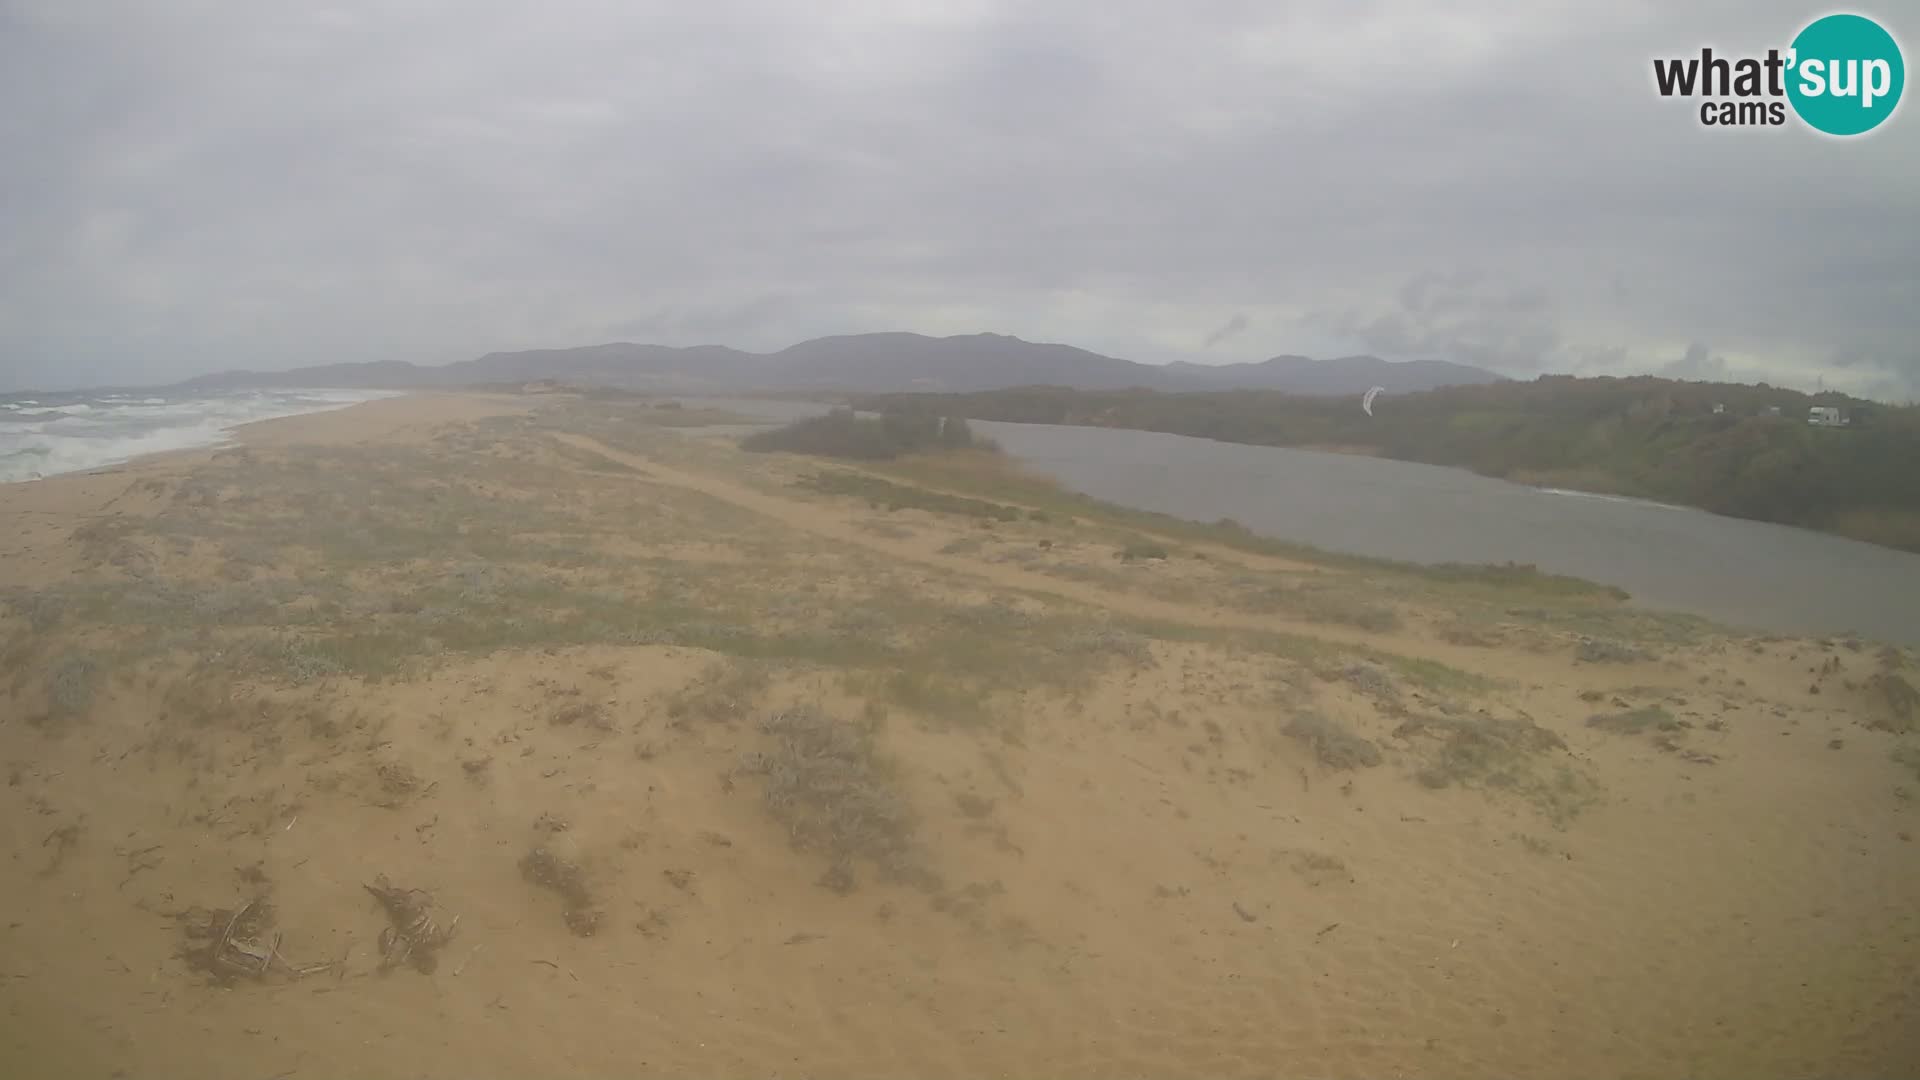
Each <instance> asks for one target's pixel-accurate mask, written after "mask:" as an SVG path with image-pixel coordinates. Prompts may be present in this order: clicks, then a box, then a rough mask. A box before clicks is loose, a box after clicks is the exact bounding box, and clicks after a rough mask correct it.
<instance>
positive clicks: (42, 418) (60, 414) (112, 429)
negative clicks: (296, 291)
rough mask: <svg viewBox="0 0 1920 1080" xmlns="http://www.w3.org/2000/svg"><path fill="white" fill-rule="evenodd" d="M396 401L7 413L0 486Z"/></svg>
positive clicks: (335, 399) (366, 396)
mask: <svg viewBox="0 0 1920 1080" xmlns="http://www.w3.org/2000/svg"><path fill="white" fill-rule="evenodd" d="M393 396H395V395H394V394H392V393H390V392H386V391H373V390H286V391H270V392H268V391H250V392H245V393H235V394H222V395H215V396H209V397H200V398H190V399H180V400H173V401H169V400H167V399H165V398H146V399H143V400H140V401H112V400H107V399H103V398H94V399H91V400H88V401H77V402H74V403H72V404H67V405H60V406H56V407H53V408H39V409H33V410H23V409H17V408H15V409H9V411H8V412H6V413H4V414H0V483H13V482H17V481H21V480H35V479H39V478H41V477H46V476H57V475H59V474H61V473H70V472H81V471H84V470H87V469H97V468H101V467H103V466H107V465H118V464H121V463H123V462H126V461H130V460H132V459H134V458H137V457H142V456H144V455H147V454H158V453H165V452H167V451H171V450H191V449H194V448H197V447H206V446H219V445H221V444H223V443H225V442H227V441H228V440H229V439H231V438H232V431H233V429H234V428H236V427H239V426H240V425H242V424H250V423H253V422H254V421H256V420H272V419H276V418H279V417H283V416H299V415H302V414H304V413H314V412H325V411H328V410H330V409H342V408H346V407H347V406H349V405H357V404H359V403H360V402H363V401H372V400H374V399H376V398H384V397H393ZM8 404H9V405H22V406H24V405H37V404H38V403H37V402H28V401H17V402H10V403H8Z"/></svg>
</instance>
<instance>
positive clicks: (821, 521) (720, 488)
mask: <svg viewBox="0 0 1920 1080" xmlns="http://www.w3.org/2000/svg"><path fill="white" fill-rule="evenodd" d="M554 438H556V439H559V440H560V441H562V442H564V443H566V444H568V445H570V446H573V447H575V448H576V449H580V450H586V451H588V452H590V453H594V454H599V455H601V456H602V457H606V458H609V459H611V460H613V461H617V462H619V463H621V464H623V465H627V466H629V467H631V468H634V469H637V470H639V471H640V472H642V473H643V474H645V476H646V478H647V479H648V480H651V481H654V482H657V483H663V484H671V485H673V486H675V487H680V488H685V489H687V490H689V491H698V492H701V493H703V494H706V495H711V496H713V497H714V498H717V499H722V500H724V501H726V502H730V503H732V504H734V505H735V506H738V507H740V508H742V509H744V510H750V511H752V512H754V513H757V514H761V515H764V516H766V517H769V518H772V519H774V520H776V521H779V522H781V523H783V524H786V525H790V526H792V527H794V528H796V529H800V530H802V531H805V532H809V533H812V534H814V535H815V536H819V537H822V538H824V539H828V540H834V541H836V542H839V543H843V544H851V545H853V546H856V547H862V548H865V549H867V550H869V551H872V552H875V553H876V554H880V555H885V556H887V557H888V558H892V559H898V560H900V561H903V562H911V563H916V564H919V565H921V566H927V567H932V568H935V569H939V570H943V571H946V572H948V573H952V574H957V575H960V576H963V577H971V578H974V579H977V580H981V581H986V582H989V583H991V584H992V585H995V586H997V587H999V588H1002V589H1009V590H1017V591H1021V592H1026V593H1035V594H1040V595H1046V596H1052V597H1054V598H1056V599H1061V600H1069V601H1072V602H1074V603H1078V604H1085V605H1087V606H1089V607H1095V608H1102V609H1107V610H1111V611H1116V612H1121V613H1124V614H1128V615H1134V616H1139V617H1144V618H1152V619H1163V620H1166V621H1168V622H1175V623H1182V624H1185V625H1188V626H1200V627H1212V628H1217V629H1232V630H1252V631H1259V632H1263V633H1281V634H1293V635H1296V636H1299V637H1305V638H1317V639H1319V640H1321V641H1326V642H1331V643H1334V644H1339V645H1349V646H1353V647H1355V648H1360V649H1370V650H1374V649H1377V650H1382V651H1386V652H1392V653H1398V654H1400V655H1402V656H1409V657H1416V658H1419V659H1423V660H1433V661H1436V662H1438V663H1442V664H1446V665H1448V666H1449V667H1454V668H1458V669H1459V670H1462V671H1468V672H1472V673H1474V674H1477V675H1482V676H1485V677H1487V678H1492V679H1501V680H1505V679H1507V678H1510V677H1511V675H1512V671H1513V664H1512V657H1510V656H1505V655H1503V656H1502V657H1501V658H1500V660H1501V662H1500V663H1498V664H1493V665H1490V663H1489V659H1488V657H1487V655H1486V651H1485V650H1483V649H1473V648H1470V647H1466V646H1455V645H1448V644H1446V643H1444V642H1438V641H1431V640H1428V639H1424V638H1417V637H1411V636H1408V635H1405V634H1382V633H1373V632H1368V631H1362V630H1352V629H1347V628H1345V627H1337V626H1329V625H1327V624H1325V623H1310V622H1303V621H1299V620H1290V619H1283V618H1277V617H1273V616H1258V617H1255V616H1248V615H1244V614H1240V613H1238V612H1232V611H1227V610H1225V609H1223V608H1217V607H1214V608H1203V607H1195V606H1193V605H1190V604H1179V603H1174V602H1172V601H1168V600H1160V599H1156V598H1153V597H1146V596H1140V595H1137V594H1134V593H1125V592H1118V591H1115V590H1112V589H1103V588H1101V587H1099V586H1097V585H1090V584H1086V583H1084V582H1075V581H1063V580H1061V579H1059V578H1056V577H1050V576H1048V575H1046V574H1039V573H1035V572H1033V571H1029V570H1022V569H1019V568H1017V567H1012V566H1006V565H997V564H989V563H983V562H980V561H979V560H976V559H968V558H965V557H962V556H958V555H942V554H939V553H938V552H929V551H926V550H923V549H921V548H918V547H915V546H914V545H912V544H909V543H904V542H901V541H897V540H889V539H887V538H885V537H882V536H876V535H874V534H873V533H870V532H867V531H865V530H862V529H858V528H855V527H854V526H852V525H850V524H848V523H847V522H846V521H844V520H841V519H838V518H836V517H834V516H832V515H831V514H830V513H828V512H826V511H825V510H824V509H823V508H822V507H821V506H820V505H819V504H817V503H809V502H804V501H801V500H798V499H786V498H781V497H780V496H778V495H770V494H768V493H766V492H764V491H757V490H755V489H753V488H751V487H748V486H746V485H744V484H740V483H736V482H734V481H732V480H728V479H726V478H724V477H720V476H715V475H713V474H711V473H699V474H696V473H691V472H685V471H682V470H679V469H675V468H673V467H671V466H668V465H665V464H662V463H661V462H660V461H658V460H656V459H654V458H648V457H642V456H639V455H637V454H629V453H626V452H624V451H621V450H616V449H615V448H613V447H611V446H608V445H607V444H605V443H603V442H600V441H599V440H597V439H593V438H590V437H588V436H585V435H574V434H556V435H555V436H554ZM1529 670H1530V672H1532V673H1536V674H1538V675H1542V676H1549V677H1565V678H1572V677H1573V676H1574V675H1575V669H1574V667H1573V665H1572V663H1571V662H1570V661H1556V660H1555V659H1553V658H1551V657H1535V658H1532V659H1531V660H1530V664H1529Z"/></svg>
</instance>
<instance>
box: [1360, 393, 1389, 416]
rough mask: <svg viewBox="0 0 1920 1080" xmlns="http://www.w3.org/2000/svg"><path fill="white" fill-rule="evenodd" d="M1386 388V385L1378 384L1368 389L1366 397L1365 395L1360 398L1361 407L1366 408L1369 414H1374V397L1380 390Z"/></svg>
mask: <svg viewBox="0 0 1920 1080" xmlns="http://www.w3.org/2000/svg"><path fill="white" fill-rule="evenodd" d="M1385 389H1386V387H1384V386H1376V387H1374V388H1373V389H1371V390H1369V391H1367V396H1366V397H1363V398H1361V399H1360V407H1361V408H1362V409H1364V410H1366V413H1367V415H1368V416H1372V415H1373V399H1374V398H1375V397H1377V396H1379V394H1380V391H1382V390H1385Z"/></svg>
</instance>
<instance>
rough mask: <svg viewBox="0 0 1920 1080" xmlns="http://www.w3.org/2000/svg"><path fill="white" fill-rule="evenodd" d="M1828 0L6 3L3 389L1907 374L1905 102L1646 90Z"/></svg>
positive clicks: (1910, 119)
mask: <svg viewBox="0 0 1920 1080" xmlns="http://www.w3.org/2000/svg"><path fill="white" fill-rule="evenodd" d="M1881 6H1882V8H1884V9H1885V10H1883V11H1878V12H1876V11H1875V10H1874V9H1872V8H1865V9H1861V10H1863V11H1866V12H1868V13H1870V14H1880V15H1882V16H1893V17H1892V18H1883V22H1886V23H1888V24H1889V25H1890V26H1891V28H1892V29H1893V31H1894V32H1895V33H1896V34H1903V35H1904V40H1905V41H1906V42H1907V52H1908V59H1909V62H1910V63H1912V62H1913V61H1914V60H1915V51H1916V49H1915V45H1914V43H1915V42H1916V41H1920V14H1915V13H1914V12H1913V11H1912V10H1911V9H1907V8H1906V7H1905V5H1904V4H1901V5H1896V4H1893V3H1891V2H1887V3H1883V4H1882V5H1881ZM1824 10H1825V9H1824V8H1822V7H1819V6H1817V5H1815V6H1809V5H1808V4H1805V3H1791V2H1783V0H1699V2H1673V3H1656V2H1646V0H1609V2H1606V3H1599V2H1595V3H1585V2H1581V3H1575V2H1572V0H1512V2H1502V3H1495V2H1492V0H1458V2H1449V3H1446V4H1436V3H1432V2H1431V0H1315V2H1308V3H1290V2H1287V0H1245V2H1240V0H1233V2H1198V0H1189V2H1183V3H1177V4H1176V3H1167V2H1163V0H1067V2H1062V3H1049V2H1046V0H1024V2H1023V0H901V2H894V3H879V2H872V3H851V2H841V0H812V2H807V3H802V2H799V0H792V2H773V0H747V2H734V0H702V2H701V3H698V4H694V3H671V4H668V3H660V4H651V3H645V2H641V0H545V2H542V3H537V4H536V3H514V4H507V3H498V2H493V0H365V2H357V0H356V2H337V3H325V2H321V0H308V2H303V3H287V4H282V3H262V2H259V0H232V2H229V0H150V2H145V3H134V2H127V0H118V2H116V0H0V390H7V389H21V388H27V387H38V388H49V387H60V386H72V385H78V384H89V383H92V384H98V383H101V382H152V381H166V380H171V379H174V378H178V377H182V376H187V375H192V374H196V373H199V372H203V371H208V370H214V369H224V368H231V367H253V368H261V369H268V368H284V367H291V366H295V365H300V364H309V363H321V362H330V361H337V360H377V359H405V360H412V361H416V362H421V363H439V362H445V361H449V360H457V359H464V358H466V357H469V356H473V355H476V354H479V353H482V352H486V351H489V350H494V349H509V348H522V347H535V346H557V345H572V344H587V343H594V342H601V341H608V340H632V341H650V342H659V343H665V344H696V343H706V342H717V343H724V344H730V345H736V346H740V347H743V348H752V349H773V348H778V347H781V346H784V345H787V344H790V343H792V342H795V341H798V340H802V339H805V338H808V337H812V336H817V335H820V334H827V333H849V332H859V331H866V330H895V329H899V330H915V331H920V332H923V333H929V334H951V333H971V332H975V331H981V330H992V331H996V332H1001V333H1009V334H1015V335H1018V336H1021V337H1025V338H1029V339H1033V340H1051V341H1065V342H1070V343H1072V344H1077V345H1082V346H1085V347H1088V348H1093V349H1096V350H1099V351H1103V352H1108V353H1111V354H1115V355H1119V356H1125V357H1128V358H1130V359H1136V360H1145V361H1164V360H1172V359H1189V360H1201V361H1215V362H1224V361H1232V360H1252V359H1262V358H1265V357H1267V356H1271V355H1274V354H1277V353H1287V352H1293V353H1307V354H1310V355H1320V356H1325V355H1332V354H1339V353H1347V352H1360V351H1366V352H1373V353H1377V354H1379V355H1382V356H1386V357H1388V358H1390V359H1408V358H1414V357H1440V358H1447V359H1457V360H1461V361H1465V362H1469V363H1478V364H1483V365H1485V366H1488V367H1491V368H1494V369H1496V370H1499V371H1502V372H1505V373H1507V374H1510V375H1516V376H1521V377H1528V376H1531V375H1533V374H1536V373H1538V372H1541V371H1572V372H1576V373H1584V374H1603V373H1625V372H1638V371H1654V372H1666V373H1672V374H1684V375H1687V376H1691V377H1731V378H1740V379H1747V380H1755V379H1766V380H1770V381H1774V382H1778V383H1785V384H1789V385H1800V386H1806V387H1809V388H1811V387H1813V386H1815V385H1817V384H1818V383H1819V381H1820V380H1824V381H1825V385H1827V386H1829V387H1832V388H1836V389H1848V390H1853V391H1856V392H1863V393H1868V394H1872V395H1875V396H1881V397H1889V398H1896V399H1900V400H1905V399H1907V398H1909V397H1920V112H1916V111H1915V110H1916V108H1920V106H1916V105H1915V103H1914V102H1911V101H1909V102H1907V103H1906V104H1905V106H1904V107H1903V108H1902V110H1901V112H1900V113H1899V114H1898V115H1896V116H1895V117H1894V118H1893V120H1892V121H1890V122H1889V123H1888V125H1886V126H1884V127H1883V128H1882V129H1881V130H1880V131H1878V132H1876V133H1875V134H1873V135H1871V136H1868V137H1866V138H1864V139H1856V140H1851V141H1838V140H1830V139H1825V138H1822V137H1819V136H1817V135H1814V134H1813V133H1811V132H1810V131H1807V130H1805V129H1801V128H1797V127H1790V128H1786V129H1749V130H1735V131H1710V130H1707V129H1703V128H1702V127H1701V126H1700V124H1699V122H1698V119H1697V115H1696V109H1695V107H1694V106H1692V105H1689V104H1687V103H1685V102H1681V101H1669V100H1662V99H1660V98H1659V97H1658V96H1657V95H1655V94H1654V93H1653V91H1652V80H1651V74H1650V71H1651V67H1650V62H1651V60H1652V58H1653V57H1654V56H1656V55H1660V56H1682V55H1686V54H1688V53H1695V54H1697V52H1698V50H1699V48H1700V47H1701V46H1702V45H1703V44H1712V45H1714V46H1716V48H1718V49H1720V50H1722V51H1731V52H1740V53H1747V52H1752V53H1761V52H1764V50H1765V49H1766V48H1767V47H1769V46H1779V47H1785V46H1786V44H1787V43H1788V41H1789V40H1790V39H1791V37H1792V35H1793V33H1794V32H1795V31H1796V30H1797V29H1798V28H1799V27H1800V26H1801V25H1803V24H1804V23H1805V22H1806V21H1808V19H1809V18H1811V17H1812V16H1813V15H1815V14H1819V13H1821V12H1823V11H1824ZM1902 10H1904V11H1906V12H1907V14H1908V16H1909V18H1908V22H1910V23H1911V25H1904V24H1903V23H1902V22H1901V21H1900V19H1899V18H1898V14H1899V12H1900V11H1902ZM1915 92H1920V91H1915ZM1908 96H1909V97H1911V96H1913V94H1912V92H1910V93H1909V95H1908Z"/></svg>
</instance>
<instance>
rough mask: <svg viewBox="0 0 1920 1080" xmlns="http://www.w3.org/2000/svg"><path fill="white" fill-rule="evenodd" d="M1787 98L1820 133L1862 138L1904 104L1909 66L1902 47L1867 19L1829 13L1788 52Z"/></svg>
mask: <svg viewBox="0 0 1920 1080" xmlns="http://www.w3.org/2000/svg"><path fill="white" fill-rule="evenodd" d="M1787 64H1788V69H1787V100H1788V101H1790V102H1792V103H1793V111H1794V112H1796V113H1799V114H1800V119H1802V120H1804V121H1806V122H1807V125H1808V126H1809V127H1811V128H1813V129H1814V130H1815V131H1822V132H1825V133H1827V134H1828V135H1862V134H1865V133H1866V132H1869V131H1872V130H1873V129H1874V128H1876V127H1879V126H1880V125H1881V124H1882V123H1883V122H1885V121H1886V119H1887V117H1889V116H1892V115H1893V110H1894V109H1895V108H1897V107H1898V106H1899V104H1900V91H1901V90H1903V89H1904V88H1905V87H1906V85H1907V65H1906V63H1905V61H1903V60H1902V59H1901V57H1900V45H1899V43H1898V42H1896V41H1894V40H1893V35H1892V34H1889V33H1887V31H1886V29H1885V28H1884V27H1882V26H1881V25H1880V24H1879V23H1877V22H1874V21H1873V20H1872V19H1869V18H1867V17H1865V16H1863V15H1828V16H1826V17H1824V18H1820V19H1815V20H1814V21H1813V22H1811V23H1808V24H1807V28H1806V29H1804V30H1802V31H1800V34H1799V36H1797V37H1795V38H1794V39H1793V48H1792V51H1791V52H1790V53H1789V54H1788V60H1787Z"/></svg>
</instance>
